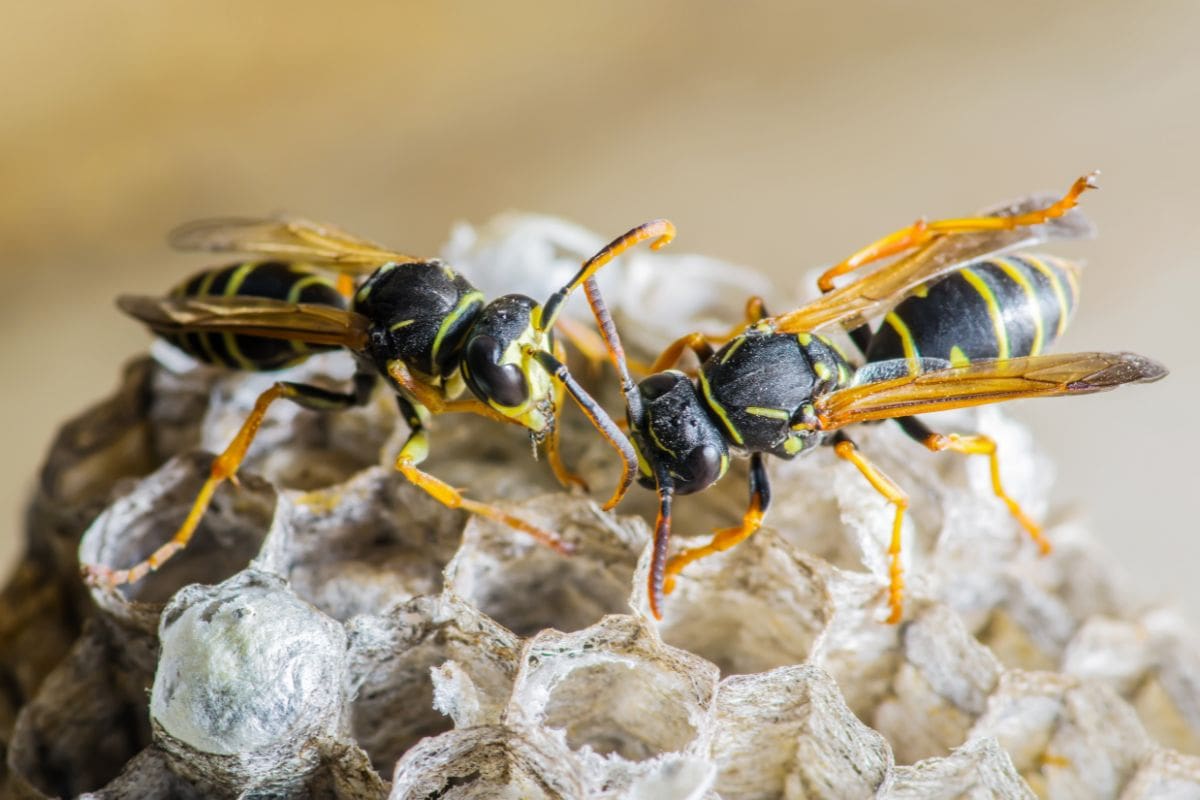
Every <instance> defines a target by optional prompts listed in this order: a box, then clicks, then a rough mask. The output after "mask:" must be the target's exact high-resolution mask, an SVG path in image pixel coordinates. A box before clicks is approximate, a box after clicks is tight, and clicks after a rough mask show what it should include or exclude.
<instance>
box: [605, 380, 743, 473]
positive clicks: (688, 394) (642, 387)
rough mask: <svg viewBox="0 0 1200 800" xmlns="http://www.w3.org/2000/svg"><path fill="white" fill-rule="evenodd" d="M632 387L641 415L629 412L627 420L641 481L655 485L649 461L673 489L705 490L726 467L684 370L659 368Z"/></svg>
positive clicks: (713, 423) (720, 439) (713, 426)
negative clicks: (635, 391)
mask: <svg viewBox="0 0 1200 800" xmlns="http://www.w3.org/2000/svg"><path fill="white" fill-rule="evenodd" d="M637 391H638V394H639V395H640V397H641V400H642V419H641V420H637V419H633V418H632V417H631V418H630V420H629V423H630V428H631V430H632V431H633V434H634V436H633V443H634V446H635V447H636V448H637V451H638V456H639V458H638V466H639V475H638V481H639V482H640V483H641V484H642V485H643V486H646V487H647V488H654V486H655V481H656V476H655V474H654V472H652V471H651V470H650V466H649V465H651V464H654V465H657V467H658V468H659V469H660V470H661V471H662V472H664V473H665V477H667V478H669V480H670V482H671V484H672V486H673V487H674V490H675V491H676V492H677V493H679V494H691V493H693V492H698V491H700V490H702V489H705V488H707V487H708V486H710V485H711V484H713V483H715V482H716V481H717V480H718V479H719V478H720V477H721V476H722V475H724V474H725V471H726V470H727V469H728V468H729V447H728V445H727V444H726V442H725V436H724V435H723V433H722V431H721V429H720V428H719V427H718V426H719V424H720V423H719V422H718V421H717V420H716V419H714V418H712V417H710V416H709V411H708V408H707V407H706V406H705V404H704V402H703V401H702V400H701V399H700V397H699V395H698V394H697V393H696V385H695V384H694V383H692V381H691V380H690V379H689V378H688V376H687V375H685V374H683V373H682V372H678V371H676V370H670V371H668V372H659V373H657V374H655V375H651V376H650V377H649V378H646V379H645V380H643V381H642V382H641V383H639V384H638V387H637Z"/></svg>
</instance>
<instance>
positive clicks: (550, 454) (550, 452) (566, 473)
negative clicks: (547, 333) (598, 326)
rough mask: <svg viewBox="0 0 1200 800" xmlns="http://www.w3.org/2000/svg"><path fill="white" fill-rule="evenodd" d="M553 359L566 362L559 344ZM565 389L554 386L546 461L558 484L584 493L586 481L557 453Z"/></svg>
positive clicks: (557, 343)
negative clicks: (578, 489) (570, 468)
mask: <svg viewBox="0 0 1200 800" xmlns="http://www.w3.org/2000/svg"><path fill="white" fill-rule="evenodd" d="M560 322H561V320H560ZM601 349H603V345H601ZM554 357H555V358H557V359H558V360H559V361H566V359H567V354H566V350H565V348H563V346H562V343H561V342H555V343H554ZM600 358H601V360H603V358H604V356H603V355H602V356H600ZM566 388H567V387H566V386H565V385H564V384H563V383H562V382H561V381H559V382H556V383H555V384H554V421H553V423H552V424H551V425H550V433H549V435H548V436H547V437H546V459H547V460H548V461H549V462H550V469H551V470H552V471H553V472H554V477H556V478H558V482H559V483H561V484H562V485H563V486H567V487H571V486H578V487H579V488H580V489H583V491H585V492H586V491H587V490H588V485H587V481H585V480H584V479H583V477H582V476H580V475H577V474H575V473H574V472H572V471H571V470H569V469H567V465H566V464H564V463H563V460H562V453H561V452H560V451H559V444H560V437H561V434H562V428H561V425H560V424H559V419H560V417H561V415H562V407H563V397H564V395H565V394H566Z"/></svg>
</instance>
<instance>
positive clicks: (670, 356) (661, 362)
mask: <svg viewBox="0 0 1200 800" xmlns="http://www.w3.org/2000/svg"><path fill="white" fill-rule="evenodd" d="M710 341H711V340H710V339H709V337H707V336H705V335H704V334H703V333H689V334H687V335H686V336H680V337H679V338H678V339H676V340H675V341H673V342H671V343H670V344H669V345H667V346H666V348H665V349H664V350H663V351H662V353H660V354H659V356H658V358H656V359H654V363H653V364H651V365H650V372H651V373H654V372H662V371H664V370H668V369H671V368H673V367H674V366H675V364H676V363H677V362H678V361H679V357H680V356H682V355H683V352H684V351H685V350H691V351H692V352H693V353H695V354H696V358H698V359H700V361H701V362H703V361H705V360H706V359H708V357H709V356H711V355H712V354H713V349H712V345H710V344H709V342H710Z"/></svg>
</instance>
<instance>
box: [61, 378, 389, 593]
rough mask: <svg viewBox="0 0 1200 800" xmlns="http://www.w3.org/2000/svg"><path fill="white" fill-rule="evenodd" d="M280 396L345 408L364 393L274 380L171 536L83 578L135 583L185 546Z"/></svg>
mask: <svg viewBox="0 0 1200 800" xmlns="http://www.w3.org/2000/svg"><path fill="white" fill-rule="evenodd" d="M281 397H286V398H287V399H289V400H291V401H293V402H295V403H299V404H300V405H302V406H305V407H307V408H312V409H318V410H323V409H332V408H348V407H350V406H352V405H356V404H358V403H359V402H362V400H365V394H364V397H363V398H362V399H360V398H358V397H357V396H356V395H355V394H340V393H337V392H330V391H327V390H325V389H321V388H318V387H316V386H306V385H304V384H298V383H276V384H275V385H274V386H272V387H271V388H270V389H267V390H266V391H265V392H263V393H262V394H261V395H259V397H258V400H256V401H255V403H254V410H253V411H251V412H250V415H249V416H248V417H246V421H245V422H243V423H242V427H241V429H240V430H239V431H238V432H237V435H236V436H234V437H233V441H232V442H230V443H229V446H228V447H226V448H225V451H224V452H223V453H221V455H219V456H217V457H216V458H215V459H213V463H212V469H211V470H210V472H209V476H208V479H207V480H206V481H205V482H204V485H203V486H202V487H200V492H199V494H198V495H196V500H195V502H193V503H192V508H191V511H189V512H188V515H187V518H186V519H185V520H184V521H183V524H182V525H180V526H179V529H178V530H177V531H176V532H175V535H174V536H172V537H171V540H170V541H168V542H167V543H166V544H164V545H163V546H162V547H159V548H158V549H157V550H155V551H154V552H153V553H151V554H150V556H149V557H148V558H146V559H145V560H144V561H141V562H139V563H137V564H134V565H133V566H132V567H130V568H129V569H121V570H113V569H109V568H108V567H104V566H101V565H98V564H90V565H85V566H84V568H83V569H84V577H85V579H86V580H87V582H88V583H92V584H107V585H109V586H119V585H120V584H123V583H136V582H137V581H139V580H141V579H142V578H143V577H145V576H146V575H147V574H148V573H150V572H152V571H153V570H156V569H158V568H159V567H161V566H162V565H163V564H164V563H165V562H166V561H167V560H168V559H170V558H171V556H173V555H175V554H176V553H178V552H179V551H180V550H183V549H184V548H185V547H187V546H188V544H189V543H190V542H191V540H192V536H193V535H195V533H196V528H197V527H198V526H199V524H200V520H201V519H202V518H203V517H204V512H205V511H206V510H207V509H208V505H209V503H210V502H211V501H212V497H213V493H214V492H216V490H217V487H218V486H220V485H221V484H222V483H224V482H225V481H227V480H229V481H233V482H234V483H236V482H237V470H238V467H239V466H241V463H242V461H243V460H244V459H245V457H246V451H247V450H249V449H250V444H251V443H252V442H253V441H254V436H255V434H257V433H258V429H259V427H260V426H261V425H262V422H263V418H264V417H265V416H266V413H267V409H268V408H270V406H271V403H273V402H275V401H276V400H278V399H279V398H281Z"/></svg>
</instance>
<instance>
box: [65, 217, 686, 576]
mask: <svg viewBox="0 0 1200 800" xmlns="http://www.w3.org/2000/svg"><path fill="white" fill-rule="evenodd" d="M674 231H675V228H674V226H673V225H672V224H671V223H670V222H669V221H667V220H654V221H652V222H648V223H645V224H643V225H639V226H638V227H636V228H633V229H632V230H630V231H628V232H627V233H625V234H624V235H623V236H620V237H618V238H617V239H615V240H613V241H612V242H610V243H609V244H608V245H607V246H606V247H604V248H603V249H601V250H600V251H599V252H598V253H596V255H594V256H593V257H592V258H590V259H588V260H587V261H586V262H585V263H584V264H583V266H582V267H581V268H580V270H579V272H578V273H577V274H576V275H575V276H574V277H573V278H572V279H571V280H570V281H569V282H568V283H567V284H566V285H565V286H563V287H562V288H561V289H559V290H558V291H556V292H554V293H553V294H552V295H550V297H549V299H547V301H546V302H545V303H542V304H539V303H537V302H536V301H534V300H533V299H531V298H529V297H527V296H524V295H519V294H510V295H505V296H503V297H500V298H498V299H496V300H493V301H491V302H486V301H485V299H484V296H483V294H482V293H481V292H479V291H478V290H477V289H476V288H475V287H474V286H472V285H471V283H470V282H469V281H468V280H467V279H466V278H465V277H463V276H462V275H461V274H459V273H457V272H456V271H455V270H454V269H452V268H451V267H450V266H449V265H447V264H445V263H443V262H442V261H440V260H437V259H422V258H415V257H413V256H409V255H405V254H403V253H398V252H394V251H391V250H388V249H385V248H383V247H381V246H380V245H377V244H374V243H372V242H370V241H367V240H364V239H360V238H358V237H356V236H353V235H351V234H348V233H345V232H343V231H340V230H338V229H336V228H334V227H332V226H329V225H322V224H317V223H312V222H306V221H303V220H285V219H259V220H254V219H250V220H237V219H211V220H200V221H197V222H193V223H190V224H188V225H184V226H183V227H181V228H178V229H176V231H174V232H173V233H172V234H171V237H170V241H171V244H172V245H173V246H174V247H175V248H176V249H179V250H198V251H209V252H231V253H240V254H244V255H252V256H257V257H261V258H263V259H265V260H252V261H246V262H241V263H235V264H231V265H229V266H224V267H218V268H213V269H208V270H205V271H203V272H201V273H199V274H197V275H195V276H193V277H192V278H190V279H189V280H187V281H185V282H183V283H182V284H180V285H179V286H178V287H176V288H175V289H174V290H173V291H172V292H170V293H169V295H168V296H166V297H145V296H123V297H120V298H119V299H118V301H117V304H118V306H119V307H120V308H121V310H123V311H124V312H126V313H127V314H129V315H131V316H132V317H134V318H135V319H137V320H139V321H141V322H142V323H144V324H145V325H146V326H147V327H149V328H150V330H151V331H153V332H154V333H156V334H158V335H159V336H160V337H162V338H164V339H166V340H167V341H169V342H171V343H172V344H174V345H175V346H176V347H178V348H179V349H181V350H183V351H185V352H186V353H188V354H189V355H191V356H193V357H194V358H196V359H198V360H200V361H202V362H204V363H207V364H212V365H216V366H221V367H227V368H231V369H239V370H275V369H280V368H282V367H286V366H290V365H293V364H296V363H298V362H300V361H303V360H304V359H305V358H307V357H309V356H310V355H312V354H313V353H316V352H319V351H324V350H333V349H337V348H344V349H347V350H349V351H350V352H351V353H352V354H353V356H354V358H355V361H356V371H355V374H354V377H353V378H352V380H351V386H349V387H348V388H347V389H346V390H344V391H331V390H329V389H324V388H321V387H319V386H312V385H309V384H304V383H295V382H290V381H278V382H276V383H275V384H274V385H272V386H271V387H270V388H269V389H267V390H266V391H265V392H263V393H262V394H261V395H260V396H259V397H258V399H257V401H256V402H255V405H254V409H253V411H251V413H250V414H249V416H248V417H247V418H246V420H245V422H244V423H243V424H242V426H241V429H240V430H239V431H238V433H237V435H236V436H235V437H234V438H233V441H232V442H230V444H229V446H228V447H227V448H226V449H225V450H224V452H222V453H221V454H220V455H219V456H217V457H216V458H215V459H214V461H213V464H212V469H211V473H210V475H209V477H208V478H207V480H206V481H205V483H204V485H203V486H202V487H201V489H200V492H199V494H198V495H197V497H196V500H195V502H194V504H193V505H192V508H191V510H190V511H189V513H188V515H187V517H186V519H185V520H184V521H183V523H182V525H181V526H180V527H179V529H178V530H177V531H176V532H175V534H174V536H172V538H171V539H170V541H168V542H167V543H166V544H164V545H163V546H162V547H160V548H158V549H157V550H156V551H155V552H154V553H152V554H151V555H150V556H149V557H148V558H146V559H145V560H144V561H142V562H140V563H138V564H136V565H134V566H132V567H130V568H128V569H120V570H113V569H110V568H108V567H104V566H99V565H91V566H89V567H86V568H85V571H86V573H87V575H88V577H89V579H90V580H92V581H94V582H103V583H107V584H109V585H118V584H122V583H131V582H134V581H137V580H139V579H140V578H142V577H143V576H144V575H146V574H147V573H148V572H150V571H151V570H155V569H157V568H159V567H160V566H161V565H162V564H163V563H164V562H165V561H167V559H169V558H171V556H173V555H174V554H175V553H177V552H179V551H180V550H182V549H184V548H185V547H187V545H188V542H189V541H190V540H191V538H192V536H193V534H194V533H195V530H196V527H197V525H198V524H199V522H200V520H201V518H202V517H203V515H204V513H205V510H206V509H207V507H208V505H209V502H210V500H211V499H212V496H213V493H214V492H215V491H216V489H217V487H218V486H220V485H221V483H223V482H224V481H226V480H235V481H236V473H237V470H238V467H239V465H240V464H241V462H242V460H243V458H244V457H245V455H246V452H247V450H248V449H249V447H250V444H251V442H252V441H253V440H254V436H255V434H256V432H257V431H258V429H259V426H260V425H261V424H262V421H263V418H264V415H265V414H266V413H267V409H268V408H269V407H270V405H271V404H272V403H273V402H274V401H276V400H278V399H280V398H286V399H288V400H290V401H292V402H294V403H297V404H299V405H300V406H303V407H305V408H310V409H315V410H321V411H325V410H333V409H344V408H349V407H352V406H358V405H363V404H365V403H366V402H367V401H368V399H369V397H370V395H371V393H372V391H373V390H374V388H375V386H376V384H377V383H378V381H379V380H380V379H381V378H382V380H383V381H384V382H385V383H386V384H387V385H388V386H389V387H390V388H391V389H392V390H393V392H394V393H395V396H396V402H397V404H398V405H399V408H400V413H401V415H402V416H403V417H404V419H405V420H406V421H407V423H408V425H409V428H410V433H409V436H408V438H407V440H406V441H405V443H404V445H403V446H402V448H401V449H400V452H399V455H398V456H397V457H396V461H395V467H396V469H397V470H398V471H399V472H401V473H402V474H403V475H404V477H406V478H407V479H408V480H409V481H411V482H412V483H414V484H415V485H417V486H419V487H420V488H421V489H423V490H425V491H426V492H427V493H429V494H430V495H431V496H432V497H434V498H435V499H436V500H438V501H439V502H441V503H443V504H445V505H446V506H449V507H451V508H462V509H464V510H466V511H468V512H471V513H474V514H477V515H480V516H483V517H487V518H489V519H493V520H497V521H499V522H501V523H504V524H506V525H509V526H511V527H513V528H515V529H518V530H521V531H524V532H526V533H528V534H530V535H532V536H534V537H536V538H537V539H539V540H541V541H542V542H544V543H546V544H548V545H550V546H551V547H554V548H556V549H558V550H560V551H562V552H566V551H567V550H568V549H569V548H567V547H566V545H565V544H564V543H563V542H562V541H561V540H559V539H558V538H557V537H556V536H555V535H553V534H551V533H549V532H547V531H544V530H542V529H541V528H539V527H537V526H535V525H532V524H530V523H529V522H526V521H525V520H522V519H520V518H518V517H516V516H513V515H511V514H509V513H507V512H505V511H503V510H502V509H499V508H497V507H495V506H492V505H489V504H486V503H482V502H478V501H474V500H471V499H468V498H466V497H464V496H463V495H462V494H461V493H460V492H459V491H458V490H457V489H455V488H453V487H451V486H450V485H448V484H446V483H444V482H443V481H441V480H439V479H437V478H436V477H434V476H433V475H430V474H429V473H427V472H424V471H422V470H421V469H420V468H419V465H420V464H421V462H422V461H423V460H424V459H425V458H426V456H427V455H428V452H429V438H428V434H427V431H426V420H427V419H428V418H429V417H430V416H431V415H437V414H444V413H450V412H466V413H473V414H478V415H480V416H483V417H486V418H488V419H492V420H496V421H499V422H505V423H510V424H515V425H519V426H521V427H523V428H525V429H527V430H528V432H529V435H530V437H531V440H532V442H533V446H534V453H535V455H536V452H537V449H536V448H537V446H538V445H539V444H540V443H545V445H546V449H547V453H548V460H549V461H550V464H551V467H552V469H553V471H554V473H555V475H556V476H557V477H558V479H559V480H560V482H562V483H563V484H564V485H582V483H583V482H582V480H581V479H580V478H578V477H577V476H575V475H574V474H572V473H571V472H570V471H569V470H568V469H567V468H566V467H565V465H564V464H563V463H562V460H561V457H560V455H559V449H558V435H559V428H558V425H557V416H558V412H559V408H560V407H561V406H562V402H563V395H564V394H569V395H570V396H571V398H572V399H573V400H574V401H575V402H576V403H577V404H578V406H579V407H580V409H582V410H583V412H584V414H585V415H586V416H587V418H588V419H589V420H590V421H591V423H592V425H594V426H595V428H596V430H597V431H599V433H600V434H601V436H603V437H604V438H605V440H606V441H607V442H608V443H609V444H610V445H611V446H612V447H613V448H614V449H615V450H616V451H617V453H618V454H619V455H620V457H621V460H622V477H621V481H620V485H618V487H617V490H616V492H615V493H614V494H613V497H612V498H611V499H610V500H609V503H608V504H606V508H610V507H611V506H612V505H615V503H616V502H617V500H618V499H619V498H620V496H621V495H622V494H623V493H624V491H625V489H626V488H627V487H628V486H629V484H630V483H631V482H632V481H633V477H634V475H635V474H636V471H637V460H636V454H635V452H634V450H633V448H632V445H631V444H630V443H629V440H628V439H627V438H626V437H625V436H624V435H623V434H622V432H621V431H620V429H619V428H618V427H617V426H616V424H615V423H614V422H613V421H612V419H611V418H610V417H609V416H608V415H607V414H606V413H605V412H604V410H603V409H602V408H601V407H600V406H599V404H597V403H596V401H595V400H593V399H592V398H591V397H590V396H589V395H588V393H587V392H586V391H585V390H584V389H583V387H582V386H580V384H579V383H578V382H577V381H576V380H575V379H574V378H573V377H572V376H571V374H570V372H568V370H567V368H566V367H565V366H564V363H563V362H564V360H565V353H564V350H563V347H562V345H561V343H560V342H558V341H556V340H555V339H554V338H553V333H552V329H553V328H554V326H555V322H556V320H557V319H558V316H559V312H560V311H561V309H562V307H563V303H564V302H565V300H566V299H567V297H568V296H569V295H570V293H571V292H572V291H574V290H575V289H576V288H577V287H578V286H579V285H580V284H582V283H583V282H585V281H586V280H589V279H590V278H591V276H593V275H594V274H595V273H596V271H597V270H599V269H600V268H601V267H603V266H604V265H605V264H607V263H608V262H609V261H611V260H612V259H613V258H615V257H616V256H618V255H619V254H620V253H622V252H623V251H625V250H627V249H628V248H630V247H633V246H634V245H636V244H638V243H640V242H643V241H646V240H647V239H650V240H652V242H651V247H653V248H655V249H657V248H659V247H662V246H663V245H665V244H667V243H668V242H669V241H670V240H671V238H672V237H673V236H674ZM364 276H365V278H364ZM467 390H469V393H468V392H467Z"/></svg>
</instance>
